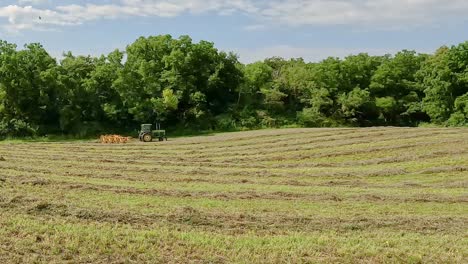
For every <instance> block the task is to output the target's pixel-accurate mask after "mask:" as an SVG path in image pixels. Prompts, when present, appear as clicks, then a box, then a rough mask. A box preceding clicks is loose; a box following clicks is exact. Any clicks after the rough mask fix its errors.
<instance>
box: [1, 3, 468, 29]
mask: <svg viewBox="0 0 468 264" xmlns="http://www.w3.org/2000/svg"><path fill="white" fill-rule="evenodd" d="M53 2H54V3H55V2H59V1H50V0H18V2H17V3H18V4H17V5H8V6H0V18H2V17H3V18H6V20H7V22H6V24H5V23H3V25H2V26H3V27H4V28H7V29H9V30H11V31H15V30H16V31H19V30H24V29H44V28H48V27H51V26H52V27H57V26H64V25H77V24H82V23H85V22H87V21H92V20H98V19H118V18H120V17H127V16H158V17H174V16H179V15H182V14H184V13H191V14H202V13H206V12H215V13H217V14H220V15H229V14H232V13H236V12H240V13H243V14H247V15H250V16H251V17H252V18H253V19H254V20H255V21H256V22H255V23H253V25H251V26H248V27H247V28H246V29H247V30H260V29H262V28H264V26H265V25H287V26H310V25H312V26H314V25H352V26H356V27H359V28H362V27H364V28H398V29H401V28H405V27H415V26H424V25H428V24H437V23H446V22H447V21H460V20H464V19H465V14H466V13H468V1H467V0H270V1H268V0H160V1H156V0H115V1H105V3H103V2H102V1H93V3H92V4H90V3H88V4H74V5H62V6H60V5H58V6H57V5H55V6H53V5H52V3H53ZM45 3H49V4H48V5H47V6H48V8H45V7H42V8H39V7H32V6H36V5H38V4H45ZM39 17H41V19H39Z"/></svg>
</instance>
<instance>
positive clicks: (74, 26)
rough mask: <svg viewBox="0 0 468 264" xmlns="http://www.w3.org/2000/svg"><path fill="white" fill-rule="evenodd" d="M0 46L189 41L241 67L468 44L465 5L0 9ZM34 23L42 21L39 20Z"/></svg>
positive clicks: (105, 3)
mask: <svg viewBox="0 0 468 264" xmlns="http://www.w3.org/2000/svg"><path fill="white" fill-rule="evenodd" d="M0 3H1V4H0V39H3V40H6V41H8V42H13V43H17V44H18V45H20V46H21V45H23V44H24V43H30V42H40V43H42V44H43V45H44V46H45V47H46V49H47V50H48V51H49V52H50V53H51V54H52V55H53V56H56V57H59V56H60V55H61V54H62V53H63V52H64V51H68V50H71V51H72V52H73V53H76V54H91V55H100V54H103V53H108V52H110V51H112V50H114V49H116V48H119V49H124V48H125V46H126V45H127V44H130V43H132V42H133V41H134V40H135V39H136V38H138V37H140V36H149V35H159V34H171V35H172V36H174V37H178V36H180V35H190V36H191V37H192V38H193V39H194V41H199V40H202V39H203V40H209V41H213V42H214V43H215V44H216V46H217V47H218V48H219V49H221V50H225V51H234V52H236V53H237V54H238V55H239V56H240V60H241V61H243V62H252V61H255V60H261V59H264V58H266V57H270V56H275V55H276V56H282V57H285V58H291V57H304V58H305V59H306V60H308V61H318V60H321V59H324V58H326V57H328V56H339V57H343V56H346V55H349V54H356V53H359V52H368V53H370V54H375V55H380V54H385V53H395V52H397V51H398V50H401V49H405V48H406V49H414V50H416V51H418V52H433V51H434V50H435V49H437V48H438V47H440V46H442V45H454V44H458V43H460V42H463V41H466V40H468V16H466V14H468V0H97V1H88V0H79V1H69V0H6V1H0ZM39 17H40V19H39Z"/></svg>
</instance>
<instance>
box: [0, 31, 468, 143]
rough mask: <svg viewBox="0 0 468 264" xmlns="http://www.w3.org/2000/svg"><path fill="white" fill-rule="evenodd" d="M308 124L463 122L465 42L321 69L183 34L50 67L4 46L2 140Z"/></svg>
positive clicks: (47, 59)
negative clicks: (242, 58) (158, 128)
mask: <svg viewBox="0 0 468 264" xmlns="http://www.w3.org/2000/svg"><path fill="white" fill-rule="evenodd" d="M155 122H159V123H162V124H163V125H164V127H166V128H169V129H171V130H180V131H183V130H189V131H197V130H238V129H254V128H262V127H282V126H306V127H330V126H381V125H391V126H418V125H421V124H423V123H424V124H427V123H432V124H436V125H445V126H464V125H468V42H465V43H461V44H459V45H456V46H452V47H445V46H444V47H441V48H440V49H438V50H437V51H436V52H435V53H434V54H418V53H416V52H415V51H409V50H403V51H401V52H398V53H397V54H395V55H385V56H370V55H368V54H366V53H361V54H358V55H351V56H348V57H346V58H344V59H340V58H334V57H330V58H328V59H325V60H323V61H321V62H317V63H315V62H313V63H309V62H305V61H304V60H303V59H291V60H285V59H282V58H279V57H273V58H269V59H266V60H264V61H260V62H256V63H252V64H247V65H244V64H241V63H240V62H239V61H238V58H237V56H236V55H235V54H233V53H226V52H222V51H219V50H218V49H216V48H215V46H214V44H213V43H211V42H207V41H200V42H198V43H194V42H193V41H192V39H191V38H190V37H188V36H181V37H180V38H178V39H175V38H172V37H171V36H170V35H162V36H151V37H147V38H145V37H141V38H139V39H138V40H136V41H135V42H134V43H132V44H130V45H129V46H127V48H126V50H125V51H120V50H115V51H113V52H111V53H110V54H108V55H106V56H104V55H103V56H100V57H92V56H75V55H73V54H72V53H71V52H68V53H66V54H64V56H63V59H61V60H60V61H57V60H56V59H54V58H53V57H51V56H50V55H49V54H48V52H47V51H46V50H45V49H44V48H43V46H41V45H40V44H37V43H34V44H27V45H25V47H24V48H23V49H18V47H17V46H16V45H14V44H11V43H8V42H5V41H0V137H7V136H33V135H46V134H70V135H77V136H87V135H95V134H99V133H108V132H123V131H125V132H129V131H133V130H135V129H137V128H138V127H139V124H140V123H155Z"/></svg>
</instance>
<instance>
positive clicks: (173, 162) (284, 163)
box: [8, 143, 468, 169]
mask: <svg viewBox="0 0 468 264" xmlns="http://www.w3.org/2000/svg"><path fill="white" fill-rule="evenodd" d="M440 144H441V145H442V146H443V148H438V149H436V150H434V151H430V152H423V153H418V151H417V150H419V149H418V148H423V150H426V149H427V146H426V145H424V146H420V147H419V146H415V147H412V150H411V154H400V153H399V152H395V153H388V150H383V151H374V152H372V154H373V155H374V157H375V156H377V157H375V158H371V159H359V160H356V158H355V157H354V158H353V160H351V161H350V160H345V161H339V162H305V161H304V160H302V162H300V163H298V160H293V161H294V163H291V162H289V161H288V160H281V162H280V163H275V164H265V163H262V162H258V163H255V164H251V163H237V162H236V161H235V160H229V161H225V162H217V161H212V160H207V159H200V160H193V159H186V158H181V157H179V158H172V157H165V158H164V159H158V160H152V159H151V158H149V157H148V158H139V159H138V160H134V159H133V158H129V157H126V159H116V158H115V157H114V158H112V159H110V158H109V159H102V158H95V157H92V156H77V155H75V156H70V157H63V156H60V155H53V156H44V155H35V157H34V162H33V163H35V162H38V161H45V162H48V163H51V162H52V163H57V165H62V164H63V163H64V162H67V161H71V162H79V163H86V164H88V165H89V164H101V163H116V164H132V165H133V166H141V165H143V166H148V165H159V166H163V167H164V166H181V167H193V166H201V167H209V168H220V169H222V168H226V167H229V168H246V169H255V168H257V169H267V168H310V167H315V168H320V167H326V168H331V167H335V168H340V167H354V166H368V165H377V164H393V165H395V164H398V163H405V162H409V161H415V160H420V161H426V160H428V159H433V158H438V157H444V156H453V155H462V156H463V155H464V154H467V153H468V149H466V148H459V147H458V148H455V147H452V146H450V145H448V144H447V143H440ZM434 146H435V145H433V146H432V147H434ZM397 150H400V149H397ZM381 152H382V153H384V154H385V157H384V158H381V157H378V156H379V155H377V154H378V153H381ZM352 154H353V155H354V156H356V155H357V154H356V153H354V152H353V153H352ZM338 157H340V156H338ZM23 158H24V157H23V155H11V154H10V155H9V156H8V159H9V161H10V162H17V163H19V162H21V161H22V160H23ZM29 162H31V160H30V161H29Z"/></svg>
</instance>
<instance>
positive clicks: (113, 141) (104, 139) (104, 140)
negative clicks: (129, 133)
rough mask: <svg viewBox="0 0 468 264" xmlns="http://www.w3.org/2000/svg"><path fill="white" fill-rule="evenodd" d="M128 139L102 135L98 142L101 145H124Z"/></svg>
mask: <svg viewBox="0 0 468 264" xmlns="http://www.w3.org/2000/svg"><path fill="white" fill-rule="evenodd" d="M130 139H131V138H130V137H122V136H119V135H102V136H101V138H100V140H101V143H102V144H125V143H127V142H128V141H130Z"/></svg>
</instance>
